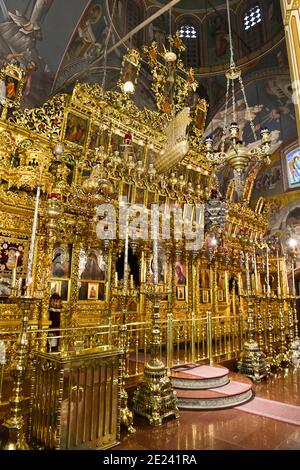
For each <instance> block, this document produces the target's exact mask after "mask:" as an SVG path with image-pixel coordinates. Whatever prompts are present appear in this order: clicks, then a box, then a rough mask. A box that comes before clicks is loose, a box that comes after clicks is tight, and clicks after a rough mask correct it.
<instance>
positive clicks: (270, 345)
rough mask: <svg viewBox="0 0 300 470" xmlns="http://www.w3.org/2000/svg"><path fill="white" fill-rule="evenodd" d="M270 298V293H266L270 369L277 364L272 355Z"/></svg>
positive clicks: (274, 367) (268, 362)
mask: <svg viewBox="0 0 300 470" xmlns="http://www.w3.org/2000/svg"><path fill="white" fill-rule="evenodd" d="M272 300H273V299H272V298H271V295H270V294H269V295H267V323H268V326H267V330H268V339H267V352H268V355H267V359H266V361H267V364H268V366H269V367H270V370H272V369H276V368H277V364H276V360H275V357H274V348H273V343H274V323H273V316H272V303H271V302H272Z"/></svg>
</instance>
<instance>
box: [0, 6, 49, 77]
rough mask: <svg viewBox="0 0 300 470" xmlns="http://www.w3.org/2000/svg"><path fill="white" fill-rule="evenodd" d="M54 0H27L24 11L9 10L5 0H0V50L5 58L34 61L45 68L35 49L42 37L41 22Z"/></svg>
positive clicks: (26, 61)
mask: <svg viewBox="0 0 300 470" xmlns="http://www.w3.org/2000/svg"><path fill="white" fill-rule="evenodd" d="M53 1H54V0H29V1H28V2H27V6H26V8H25V10H24V13H21V12H20V11H18V10H16V11H15V12H14V13H13V12H11V11H9V10H8V8H7V6H6V3H5V0H0V12H1V16H2V21H1V22H0V50H1V55H2V57H3V58H4V59H6V60H12V59H15V58H16V59H17V60H19V61H20V62H25V64H27V63H28V62H30V61H34V62H35V63H36V64H39V66H40V67H41V69H44V68H45V65H44V64H43V63H42V60H41V57H40V55H39V53H38V50H37V49H36V41H37V40H41V39H42V30H41V27H42V24H43V21H44V20H45V17H46V15H47V13H48V11H49V10H50V8H51V6H52V4H53Z"/></svg>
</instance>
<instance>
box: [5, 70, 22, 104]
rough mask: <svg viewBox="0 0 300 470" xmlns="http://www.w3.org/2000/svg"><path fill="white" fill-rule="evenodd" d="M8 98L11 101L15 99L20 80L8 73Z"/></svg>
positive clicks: (6, 79) (6, 87)
mask: <svg viewBox="0 0 300 470" xmlns="http://www.w3.org/2000/svg"><path fill="white" fill-rule="evenodd" d="M4 83H5V89H6V98H7V99H8V100H10V101H15V99H16V97H17V92H18V86H19V80H17V79H16V78H13V77H10V76H8V75H6V77H5V81H4Z"/></svg>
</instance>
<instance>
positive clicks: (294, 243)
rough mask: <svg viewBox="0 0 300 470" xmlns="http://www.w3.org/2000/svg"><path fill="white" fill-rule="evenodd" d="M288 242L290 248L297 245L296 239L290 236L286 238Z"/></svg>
mask: <svg viewBox="0 0 300 470" xmlns="http://www.w3.org/2000/svg"><path fill="white" fill-rule="evenodd" d="M288 244H289V247H290V248H296V246H297V240H295V238H290V239H289V240H288Z"/></svg>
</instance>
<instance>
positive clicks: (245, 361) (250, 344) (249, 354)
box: [238, 239, 269, 381]
mask: <svg viewBox="0 0 300 470" xmlns="http://www.w3.org/2000/svg"><path fill="white" fill-rule="evenodd" d="M247 242H248V239H242V243H243V245H244V264H245V274H246V288H247V294H246V297H247V303H248V312H247V313H248V318H247V324H248V331H247V340H246V341H245V342H244V345H243V351H242V353H241V356H240V360H239V361H238V370H239V372H240V373H241V374H244V375H246V376H248V377H250V378H251V379H252V380H254V381H260V380H261V379H262V378H263V377H265V376H266V375H267V374H268V372H269V368H268V366H267V364H266V360H265V355H264V353H263V352H262V351H260V349H259V346H258V343H257V342H256V341H255V339H254V333H255V328H254V315H253V313H254V312H253V294H252V290H251V280H250V272H249V252H248V244H247Z"/></svg>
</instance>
